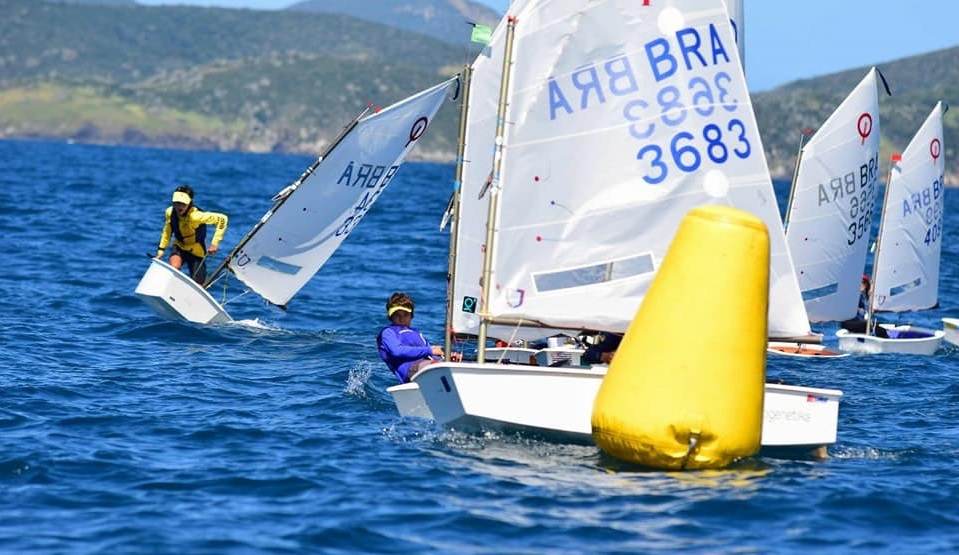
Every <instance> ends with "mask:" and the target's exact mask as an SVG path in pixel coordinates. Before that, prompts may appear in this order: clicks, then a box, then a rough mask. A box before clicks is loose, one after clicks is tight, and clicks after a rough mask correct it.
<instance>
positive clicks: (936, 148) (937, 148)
mask: <svg viewBox="0 0 959 555" xmlns="http://www.w3.org/2000/svg"><path fill="white" fill-rule="evenodd" d="M941 153H942V142H940V141H939V137H936V138H935V139H933V140H931V141H930V142H929V154H931V155H932V163H933V164H935V163H937V162H938V161H939V155H940V154H941Z"/></svg>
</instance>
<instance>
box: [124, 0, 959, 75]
mask: <svg viewBox="0 0 959 555" xmlns="http://www.w3.org/2000/svg"><path fill="white" fill-rule="evenodd" d="M137 1H138V2H140V3H141V4H195V5H204V6H219V7H246V8H257V9H280V8H285V7H287V6H289V5H290V4H293V3H295V2H296V0H137ZM381 1H383V2H389V1H391V0H381ZM477 1H478V2H481V3H483V4H486V5H488V6H490V7H491V8H493V9H494V10H496V11H499V12H501V13H502V12H504V11H505V10H506V8H507V6H508V5H509V0H477ZM653 1H655V0H653ZM744 10H745V12H746V79H747V80H748V82H749V88H750V89H751V90H754V91H764V90H768V89H771V88H773V87H776V86H778V85H782V84H784V83H788V82H789V81H793V80H796V79H803V78H806V77H815V76H817V75H824V74H827V73H832V72H835V71H842V70H844V69H851V68H855V67H859V66H865V65H872V64H877V65H879V66H880V68H881V67H882V62H888V61H891V60H896V59H899V58H905V57H908V56H913V55H916V54H923V53H925V52H930V51H932V50H939V49H941V48H949V47H951V46H959V0H913V1H905V0H802V1H800V2H784V1H782V0H744ZM889 86H890V87H891V88H892V90H893V93H895V91H896V84H895V83H889Z"/></svg>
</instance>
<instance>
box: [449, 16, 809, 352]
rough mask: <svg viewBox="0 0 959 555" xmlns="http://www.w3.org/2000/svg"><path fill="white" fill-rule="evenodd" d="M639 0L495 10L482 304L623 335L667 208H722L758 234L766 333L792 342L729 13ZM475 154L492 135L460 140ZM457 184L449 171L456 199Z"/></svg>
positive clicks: (800, 331)
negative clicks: (496, 158)
mask: <svg viewBox="0 0 959 555" xmlns="http://www.w3.org/2000/svg"><path fill="white" fill-rule="evenodd" d="M653 4H655V5H650V6H643V5H641V4H639V3H637V2H635V1H630V0H620V1H605V2H590V3H586V4H584V3H583V2H579V1H573V0H566V1H558V0H553V1H546V0H544V1H538V2H537V1H529V2H525V3H517V4H514V6H513V8H512V9H511V10H510V15H514V16H515V17H516V19H517V21H518V23H517V24H516V34H515V43H514V49H513V53H514V55H513V63H512V66H511V68H512V74H511V75H512V83H513V84H512V86H511V90H510V91H509V93H510V94H509V99H508V106H509V111H508V115H507V118H506V121H507V131H506V136H505V137H504V141H503V142H504V145H505V151H504V157H503V166H502V168H503V169H502V175H501V176H499V177H500V179H499V180H498V184H499V185H500V186H501V204H500V206H501V213H500V218H499V224H498V226H497V227H498V235H497V239H496V243H495V251H496V252H495V253H494V254H495V256H494V258H495V262H494V268H493V271H494V274H493V283H492V290H491V291H492V294H491V303H490V304H491V306H490V307H489V308H490V313H491V314H492V316H493V318H494V319H499V320H507V321H512V322H518V321H524V322H536V323H538V324H539V325H544V326H548V327H553V328H569V329H599V330H608V331H623V330H625V329H626V327H627V326H628V325H629V323H630V322H631V320H632V318H633V316H634V315H635V312H636V309H637V308H638V306H639V304H640V302H641V301H642V298H643V295H644V294H645V292H646V288H647V287H648V285H649V283H650V281H651V279H652V276H653V274H654V272H655V270H656V268H657V267H658V265H659V262H660V261H661V260H662V258H663V256H664V254H665V252H666V250H667V248H668V246H669V243H670V241H671V240H672V237H673V235H674V233H675V230H676V228H677V227H678V224H679V221H680V219H681V218H682V216H683V215H684V214H685V213H686V212H687V211H688V210H690V209H691V208H693V207H696V206H699V205H702V204H710V203H711V204H726V205H730V206H735V207H738V208H741V209H744V210H748V211H750V212H752V213H754V214H756V215H757V216H759V217H760V218H762V219H763V220H764V221H765V222H766V224H767V226H768V227H769V230H770V235H771V247H772V259H771V272H770V273H771V275H770V299H771V303H770V319H769V333H770V336H771V337H786V336H790V337H792V336H802V335H807V334H808V333H809V324H808V321H807V316H806V312H805V309H804V308H803V305H802V300H801V297H800V294H799V288H798V284H797V282H796V277H795V274H794V272H793V267H792V262H791V259H790V256H789V254H788V251H787V248H786V243H785V237H784V234H783V230H782V224H781V222H780V219H779V211H778V207H777V204H776V199H775V195H774V192H773V188H772V182H771V180H770V177H769V173H768V169H767V167H766V162H765V158H764V156H763V149H762V143H761V140H760V138H759V133H758V129H757V126H756V122H755V117H754V115H753V110H752V105H751V102H750V99H749V95H748V93H747V91H746V85H745V79H744V77H743V72H742V67H741V64H740V62H739V57H738V53H737V51H736V45H735V41H734V40H733V36H732V29H731V26H730V23H729V16H728V14H727V12H726V10H725V9H724V8H723V7H721V6H720V7H717V6H716V3H715V2H706V1H703V0H698V1H697V0H687V1H672V2H655V3H653ZM500 31H502V25H501V27H500V28H499V29H497V32H500ZM495 39H496V34H494V41H495ZM491 46H492V49H491V50H492V52H493V53H495V52H497V47H498V46H499V45H496V44H495V42H494V44H491ZM495 60H496V58H495V57H494V58H493V59H491V60H487V62H486V65H487V66H489V67H490V68H492V67H493V66H492V64H493V63H495ZM481 71H482V68H480V67H477V68H476V73H475V74H474V84H475V83H476V82H477V81H479V79H481V76H480V75H479V74H480V73H481ZM498 71H499V70H494V71H493V72H494V73H495V72H498ZM481 94H482V92H481V88H480V87H479V86H477V87H476V88H475V89H474V97H475V96H479V95H481ZM487 101H488V99H487ZM472 102H474V99H472V98H471V106H470V113H471V114H472V113H474V110H476V109H477V108H476V106H475V105H474V104H472ZM492 112H493V111H492V110H487V109H485V108H484V113H486V114H487V115H489V114H490V113H492ZM490 117H492V116H490ZM470 121H471V125H472V122H473V119H471V120H470ZM483 148H485V149H487V151H490V150H492V148H493V143H486V144H485V145H473V151H476V150H477V149H480V150H481V149H483ZM470 157H471V155H467V156H466V158H467V159H469V158H470ZM490 157H491V155H489V156H488V157H487V159H489V158H490ZM475 162H476V160H472V161H471V163H473V164H475ZM489 167H490V166H487V167H486V175H488V173H489V170H488V168H489ZM477 173H478V174H479V175H482V176H483V178H484V179H485V176H486V175H484V174H482V171H478V172H477ZM495 182H497V180H494V183H495ZM471 187H475V182H472V183H471V182H470V181H469V179H468V178H464V183H463V188H464V189H463V191H464V193H463V194H464V198H468V197H469V195H470V194H471V191H475V190H476V189H471ZM474 196H475V194H474ZM470 209H471V207H469V206H467V207H465V208H464V209H463V218H464V222H466V221H467V220H468V218H469V216H468V215H467V211H468V210H470ZM480 219H482V220H485V217H482V218H480ZM484 223H485V222H484ZM463 227H466V225H463ZM465 233H466V231H465V230H464V234H465ZM475 236H476V237H480V235H479V234H478V233H477V234H476V235H475ZM480 244H482V242H481V243H480ZM463 248H464V245H463V243H460V249H461V253H462V250H463ZM463 269H464V268H463V262H462V261H460V262H458V264H457V274H458V277H457V279H458V280H459V281H461V282H467V283H468V282H469V281H470V280H471V279H472V280H473V281H474V282H475V281H476V277H475V276H477V275H479V274H473V276H472V277H470V276H468V275H466V272H464V271H463ZM702 278H703V279H704V280H705V279H708V276H703V277H702ZM458 304H459V303H456V302H454V308H460V307H459V306H458ZM721 317H722V315H715V314H710V315H705V314H704V315H690V318H691V320H692V321H703V320H705V319H714V318H721ZM454 327H455V326H454Z"/></svg>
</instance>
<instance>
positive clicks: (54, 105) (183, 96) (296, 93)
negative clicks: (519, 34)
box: [0, 0, 468, 157]
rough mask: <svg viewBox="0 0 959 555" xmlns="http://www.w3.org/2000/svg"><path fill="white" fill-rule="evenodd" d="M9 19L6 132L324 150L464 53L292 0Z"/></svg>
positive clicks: (444, 122)
mask: <svg viewBox="0 0 959 555" xmlns="http://www.w3.org/2000/svg"><path fill="white" fill-rule="evenodd" d="M0 29H2V30H3V32H2V33H0V136H2V137H40V138H53V139H73V140H80V141H89V142H102V143H123V144H141V145H160V146H182V147H192V148H196V147H200V148H219V149H237V150H252V151H260V152H264V151H289V152H309V153H315V152H316V151H317V150H318V149H319V148H320V146H321V145H322V144H323V143H324V142H325V141H327V140H330V139H332V137H333V136H335V135H336V133H337V132H338V131H339V130H340V129H341V128H342V126H343V125H345V124H346V123H347V122H348V121H349V120H350V119H351V118H352V117H353V116H354V115H356V114H357V113H359V111H360V110H362V108H364V107H365V106H367V105H368V104H374V105H376V106H385V105H388V104H390V103H392V102H395V101H397V100H400V99H402V98H404V97H406V96H408V95H410V94H413V93H415V92H417V91H419V90H421V89H424V88H426V87H428V86H430V85H433V84H435V83H438V82H440V81H441V80H443V79H445V78H447V77H449V76H451V75H454V74H455V73H456V72H457V71H458V70H459V69H460V67H461V66H462V63H463V59H464V57H465V54H466V48H465V47H464V49H463V50H462V51H457V49H455V48H451V47H450V45H449V44H446V43H444V42H441V41H439V40H437V39H433V38H429V37H426V36H423V35H422V34H419V33H413V32H409V31H403V30H399V29H395V28H391V27H387V26H384V25H380V24H376V23H371V22H367V21H361V20H358V19H356V18H352V17H347V16H336V15H329V14H313V13H303V12H293V11H272V12H269V11H252V10H227V9H216V8H196V7H168V6H164V7H145V6H139V5H132V6H130V5H119V6H112V5H110V6H104V5H78V4H64V3H52V2H42V1H38V0H0ZM464 34H465V37H466V38H465V39H464V42H465V41H466V40H468V30H467V31H465V32H464ZM448 106H449V105H448ZM456 116H457V114H456V113H455V110H454V109H452V108H448V107H446V108H444V109H443V110H441V112H440V114H439V116H438V118H437V122H436V125H435V128H434V130H433V131H434V132H432V133H429V134H427V136H426V138H425V139H424V145H422V146H421V149H418V150H421V151H420V152H418V154H419V155H421V156H423V155H429V156H432V157H438V156H445V155H446V153H448V152H450V151H451V150H452V148H453V146H452V145H451V144H450V141H451V140H452V141H453V142H454V143H455V134H456V132H455V129H456ZM451 137H453V138H452V139H451Z"/></svg>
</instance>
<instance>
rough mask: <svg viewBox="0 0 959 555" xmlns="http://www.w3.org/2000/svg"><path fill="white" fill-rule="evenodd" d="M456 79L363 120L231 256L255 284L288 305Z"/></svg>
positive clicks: (233, 265) (382, 185) (384, 182)
mask: <svg viewBox="0 0 959 555" xmlns="http://www.w3.org/2000/svg"><path fill="white" fill-rule="evenodd" d="M454 82H455V79H451V80H448V81H446V82H444V83H440V84H439V85H436V86H434V87H431V88H429V89H427V90H425V91H422V92H420V93H418V94H416V95H413V96H411V97H409V98H406V99H405V100H402V101H400V102H397V103H396V104H393V105H391V106H389V107H387V108H384V109H383V110H380V111H379V112H376V113H374V114H371V115H369V116H366V117H364V118H362V119H360V120H359V121H358V122H357V124H356V126H355V127H353V129H352V130H351V131H350V132H349V133H348V134H347V135H346V136H345V137H343V138H342V140H341V141H340V143H339V144H337V145H336V146H335V147H334V148H333V150H332V151H330V152H328V153H327V155H326V157H325V158H323V160H322V162H321V163H320V164H319V165H318V166H317V167H316V169H315V171H314V172H313V173H312V174H310V175H309V176H308V177H307V178H306V179H305V180H304V181H303V182H302V183H301V184H300V185H299V186H298V187H297V188H296V189H295V190H293V192H292V193H291V194H290V195H289V197H287V198H286V200H285V202H283V203H282V204H280V205H279V206H278V207H275V208H274V209H273V210H271V211H270V212H268V213H267V214H266V215H265V216H264V217H263V219H261V223H262V226H261V227H260V228H259V229H258V230H256V232H255V233H254V234H253V235H252V236H250V237H249V238H248V240H247V242H246V243H245V244H243V245H242V246H241V248H238V249H237V250H236V251H235V252H234V253H233V255H232V257H231V258H230V269H231V270H232V271H233V273H234V274H236V276H237V277H238V278H239V279H240V280H241V281H243V283H245V284H246V285H247V286H248V287H250V289H252V290H253V291H255V292H257V293H259V294H260V295H261V296H262V297H263V298H265V299H266V300H268V301H270V302H271V303H274V304H277V305H281V306H282V305H285V304H286V303H287V302H288V301H289V300H290V299H291V298H292V297H293V296H294V295H295V294H296V293H297V292H298V291H299V290H300V288H302V287H303V285H305V284H306V282H307V281H309V280H310V278H312V277H313V275H314V274H316V272H317V271H319V269H320V267H321V266H322V265H323V264H324V263H325V262H326V260H327V259H329V257H330V256H331V255H332V254H333V252H334V251H335V250H336V249H337V247H339V245H340V243H342V242H343V240H344V239H346V238H347V237H348V236H349V234H350V232H352V230H353V229H354V228H355V227H356V226H357V224H359V222H360V220H361V219H362V218H363V216H364V215H365V214H366V213H367V212H368V211H369V209H370V207H371V206H372V205H373V203H374V202H375V201H376V199H377V198H378V197H379V196H380V194H381V193H382V192H383V190H384V189H386V187H387V186H388V185H389V184H390V183H391V182H392V181H393V179H394V178H395V177H396V172H397V170H399V168H400V166H402V164H403V161H404V160H405V159H406V156H407V154H409V152H410V151H411V150H412V149H413V147H414V146H415V145H416V143H417V140H418V139H419V138H420V137H422V135H423V133H424V132H425V131H426V128H427V127H428V126H429V124H430V122H431V121H432V119H433V116H434V115H435V114H436V112H437V110H439V108H440V106H441V105H442V104H443V101H444V100H445V98H446V95H447V93H448V91H449V88H450V87H451V86H452V85H453V83H454Z"/></svg>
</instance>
